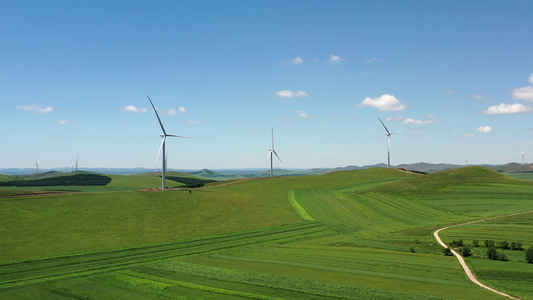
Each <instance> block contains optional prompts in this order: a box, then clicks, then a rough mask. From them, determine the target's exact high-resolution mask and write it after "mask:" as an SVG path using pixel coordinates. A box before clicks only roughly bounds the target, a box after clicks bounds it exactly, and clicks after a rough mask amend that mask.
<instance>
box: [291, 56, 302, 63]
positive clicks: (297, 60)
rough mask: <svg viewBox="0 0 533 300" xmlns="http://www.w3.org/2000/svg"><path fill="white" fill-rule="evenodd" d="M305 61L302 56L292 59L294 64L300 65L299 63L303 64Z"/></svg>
mask: <svg viewBox="0 0 533 300" xmlns="http://www.w3.org/2000/svg"><path fill="white" fill-rule="evenodd" d="M303 63H304V60H303V59H302V58H301V57H300V56H298V57H297V58H295V59H293V60H291V64H293V65H298V64H303Z"/></svg>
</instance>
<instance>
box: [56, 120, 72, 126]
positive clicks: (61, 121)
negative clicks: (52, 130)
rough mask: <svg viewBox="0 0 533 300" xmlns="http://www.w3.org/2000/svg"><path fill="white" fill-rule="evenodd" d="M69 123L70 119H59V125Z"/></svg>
mask: <svg viewBox="0 0 533 300" xmlns="http://www.w3.org/2000/svg"><path fill="white" fill-rule="evenodd" d="M68 123H70V121H69V120H59V121H57V124H59V125H65V124H68Z"/></svg>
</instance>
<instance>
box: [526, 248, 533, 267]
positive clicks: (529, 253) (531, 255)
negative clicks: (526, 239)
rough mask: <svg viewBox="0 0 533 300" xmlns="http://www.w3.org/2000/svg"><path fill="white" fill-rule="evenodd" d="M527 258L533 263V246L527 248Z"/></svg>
mask: <svg viewBox="0 0 533 300" xmlns="http://www.w3.org/2000/svg"><path fill="white" fill-rule="evenodd" d="M526 260H527V262H528V263H530V264H533V246H531V247H529V248H528V249H527V250H526Z"/></svg>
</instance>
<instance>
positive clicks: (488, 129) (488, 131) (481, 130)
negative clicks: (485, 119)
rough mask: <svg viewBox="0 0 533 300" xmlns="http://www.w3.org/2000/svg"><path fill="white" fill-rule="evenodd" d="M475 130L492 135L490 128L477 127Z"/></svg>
mask: <svg viewBox="0 0 533 300" xmlns="http://www.w3.org/2000/svg"><path fill="white" fill-rule="evenodd" d="M476 130H477V131H479V132H483V133H492V127H491V126H479V127H478V128H477V129H476Z"/></svg>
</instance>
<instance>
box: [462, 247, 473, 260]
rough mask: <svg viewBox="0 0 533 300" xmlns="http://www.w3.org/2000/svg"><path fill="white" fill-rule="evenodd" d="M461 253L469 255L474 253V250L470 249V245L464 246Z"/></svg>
mask: <svg viewBox="0 0 533 300" xmlns="http://www.w3.org/2000/svg"><path fill="white" fill-rule="evenodd" d="M461 255H462V256H463V257H468V256H470V255H472V251H471V250H470V247H468V246H464V247H463V248H462V249H461Z"/></svg>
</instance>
